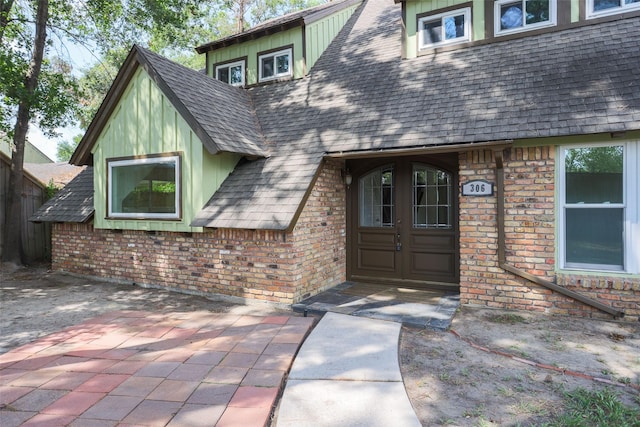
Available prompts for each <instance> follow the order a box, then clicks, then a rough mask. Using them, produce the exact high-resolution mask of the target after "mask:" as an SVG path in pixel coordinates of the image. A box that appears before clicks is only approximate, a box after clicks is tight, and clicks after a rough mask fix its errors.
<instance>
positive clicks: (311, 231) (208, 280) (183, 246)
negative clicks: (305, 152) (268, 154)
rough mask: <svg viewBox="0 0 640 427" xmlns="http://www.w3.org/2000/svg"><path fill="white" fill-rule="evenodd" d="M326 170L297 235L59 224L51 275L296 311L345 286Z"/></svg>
mask: <svg viewBox="0 0 640 427" xmlns="http://www.w3.org/2000/svg"><path fill="white" fill-rule="evenodd" d="M340 166H341V163H339V162H331V161H330V162H327V163H326V164H325V167H323V168H322V170H321V172H320V174H319V176H318V179H317V181H316V183H315V186H314V187H313V189H312V191H311V193H310V196H309V198H308V200H307V203H306V204H305V207H304V209H303V210H302V212H301V214H300V216H299V219H298V222H297V224H296V227H295V228H294V230H293V232H283V231H264V230H235V229H216V230H205V232H203V233H173V232H160V231H153V232H145V231H137V230H123V231H115V230H105V229H94V228H93V226H92V225H90V224H55V225H54V227H53V233H52V243H53V245H52V246H53V251H52V268H53V269H54V270H63V271H68V272H73V273H77V274H83V275H90V276H98V277H104V278H109V279H115V280H118V281H124V282H132V283H138V284H142V285H147V286H159V287H166V288H170V289H174V290H179V291H184V292H189V293H196V294H205V295H213V294H222V295H226V296H229V297H238V298H243V299H253V300H264V301H269V302H275V303H285V304H291V303H293V302H297V301H298V300H300V299H301V298H302V297H303V296H304V295H306V294H311V293H316V292H318V290H321V289H325V288H327V287H329V286H334V285H336V284H337V283H340V282H342V281H344V280H345V263H346V261H345V211H344V206H345V202H344V185H342V180H341V177H340Z"/></svg>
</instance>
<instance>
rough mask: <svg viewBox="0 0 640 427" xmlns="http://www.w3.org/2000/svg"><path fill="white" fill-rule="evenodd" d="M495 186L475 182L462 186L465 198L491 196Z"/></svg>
mask: <svg viewBox="0 0 640 427" xmlns="http://www.w3.org/2000/svg"><path fill="white" fill-rule="evenodd" d="M492 194H493V184H492V183H490V182H489V181H484V180H475V181H469V182H467V183H465V184H463V185H462V195H463V196H491V195H492Z"/></svg>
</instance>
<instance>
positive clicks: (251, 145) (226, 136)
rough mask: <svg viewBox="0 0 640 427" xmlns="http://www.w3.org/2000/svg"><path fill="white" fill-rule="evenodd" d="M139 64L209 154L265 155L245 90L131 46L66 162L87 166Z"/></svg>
mask: <svg viewBox="0 0 640 427" xmlns="http://www.w3.org/2000/svg"><path fill="white" fill-rule="evenodd" d="M139 68H143V69H144V70H145V72H146V73H147V74H148V76H149V78H150V79H151V80H152V81H153V82H154V83H155V84H156V86H157V87H158V88H159V89H160V91H161V92H162V93H163V94H164V96H166V98H167V100H168V101H169V103H170V104H171V105H172V106H173V108H175V109H176V111H177V112H178V113H179V114H180V115H181V116H182V118H183V119H184V120H185V122H186V123H187V124H188V126H189V127H190V129H191V130H192V131H193V132H194V134H196V135H197V136H198V138H199V139H200V141H201V143H202V144H204V146H205V147H206V149H207V151H208V152H209V153H211V154H215V153H218V152H229V153H237V154H246V155H251V156H265V155H267V153H268V149H267V147H266V144H265V143H264V140H263V137H262V135H261V133H260V130H259V126H258V123H257V119H256V117H255V114H254V112H253V106H252V102H251V99H250V97H249V95H248V94H246V93H245V92H244V91H242V90H241V89H238V88H235V87H231V86H229V85H227V84H224V83H221V82H219V81H217V80H214V79H211V78H209V77H207V76H206V74H204V73H200V72H198V71H195V70H192V69H190V68H186V67H184V66H182V65H180V64H177V63H175V62H173V61H170V60H168V59H166V58H163V57H161V56H159V55H157V54H155V53H153V52H150V51H148V50H146V49H143V48H141V47H139V46H134V47H133V48H132V49H131V51H130V52H129V55H128V56H127V59H126V60H125V62H124V64H123V65H122V67H121V68H120V70H119V71H118V75H117V77H116V79H115V80H114V82H113V84H112V85H111V88H110V89H109V92H108V93H107V95H106V96H105V99H104V101H103V102H102V105H101V106H100V108H99V109H98V111H97V113H96V115H95V116H94V119H93V120H92V122H91V124H90V125H89V128H88V129H87V131H86V133H85V135H84V136H83V138H82V140H81V141H80V144H79V145H78V147H77V148H76V151H75V152H74V153H73V156H72V157H71V160H70V161H69V162H70V163H71V164H74V165H78V166H81V165H90V164H92V159H91V150H92V149H93V147H94V146H95V144H96V142H97V139H98V137H99V136H100V134H101V133H102V131H103V129H104V127H105V125H106V121H107V120H108V119H109V118H110V117H111V116H112V114H113V113H114V110H115V108H116V107H117V106H118V105H119V103H120V98H121V97H122V96H123V94H124V92H125V91H126V90H127V88H128V87H129V82H130V81H131V79H132V78H133V77H134V75H136V73H137V72H138V69H139ZM214 100H215V101H214Z"/></svg>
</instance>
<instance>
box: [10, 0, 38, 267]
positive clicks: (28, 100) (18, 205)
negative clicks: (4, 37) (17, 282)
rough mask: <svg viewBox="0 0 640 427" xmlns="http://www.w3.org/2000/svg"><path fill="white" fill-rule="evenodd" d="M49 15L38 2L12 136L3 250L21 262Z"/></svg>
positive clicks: (11, 257)
mask: <svg viewBox="0 0 640 427" xmlns="http://www.w3.org/2000/svg"><path fill="white" fill-rule="evenodd" d="M48 17H49V2H48V0H39V1H38V11H37V12H36V32H35V37H34V43H33V56H32V57H31V62H30V63H29V69H28V70H27V74H26V76H25V79H24V89H25V94H24V96H23V98H22V99H21V100H20V104H19V105H18V115H17V118H16V125H15V128H14V135H13V150H12V156H11V174H10V176H9V192H8V194H7V214H6V218H5V235H4V238H5V241H4V247H3V250H2V259H3V261H8V262H13V263H16V264H22V262H23V261H24V259H23V258H24V254H23V251H22V191H23V182H24V175H23V166H24V145H25V141H26V139H27V132H28V130H29V119H30V116H31V114H30V113H31V104H32V102H33V97H34V94H35V92H36V88H37V86H38V78H39V77H40V68H41V67H42V59H43V57H44V47H45V42H46V40H47V19H48Z"/></svg>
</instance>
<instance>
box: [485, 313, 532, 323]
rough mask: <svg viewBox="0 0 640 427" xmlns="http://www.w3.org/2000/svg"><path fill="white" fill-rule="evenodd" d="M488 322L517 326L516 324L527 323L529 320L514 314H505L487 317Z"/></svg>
mask: <svg viewBox="0 0 640 427" xmlns="http://www.w3.org/2000/svg"><path fill="white" fill-rule="evenodd" d="M487 320H488V321H489V322H493V323H504V324H508V325H515V324H516V323H526V322H527V320H526V319H525V318H524V317H522V316H520V315H518V314H513V313H505V314H490V315H488V316H487Z"/></svg>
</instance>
